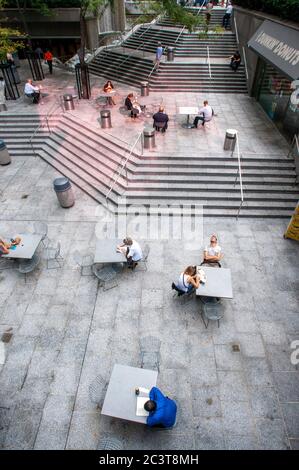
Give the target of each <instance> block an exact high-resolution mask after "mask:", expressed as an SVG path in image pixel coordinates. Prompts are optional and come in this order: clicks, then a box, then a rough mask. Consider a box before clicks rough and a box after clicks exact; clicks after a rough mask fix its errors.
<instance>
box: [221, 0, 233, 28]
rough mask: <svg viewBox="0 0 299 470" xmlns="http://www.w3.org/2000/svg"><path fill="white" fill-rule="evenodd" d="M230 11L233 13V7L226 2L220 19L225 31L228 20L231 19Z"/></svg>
mask: <svg viewBox="0 0 299 470" xmlns="http://www.w3.org/2000/svg"><path fill="white" fill-rule="evenodd" d="M232 11H233V6H232V4H231V2H228V5H227V8H226V10H225V15H224V17H223V19H222V26H223V28H225V29H227V28H228V25H229V23H230V19H231V16H232Z"/></svg>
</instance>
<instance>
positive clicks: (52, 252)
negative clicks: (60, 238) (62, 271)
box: [47, 242, 63, 269]
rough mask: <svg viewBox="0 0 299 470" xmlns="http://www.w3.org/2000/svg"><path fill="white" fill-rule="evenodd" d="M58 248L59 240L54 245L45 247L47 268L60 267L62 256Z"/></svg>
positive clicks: (59, 246)
mask: <svg viewBox="0 0 299 470" xmlns="http://www.w3.org/2000/svg"><path fill="white" fill-rule="evenodd" d="M60 250H61V245H60V242H57V245H56V246H48V247H47V269H55V268H62V261H63V257H62V256H61V253H60Z"/></svg>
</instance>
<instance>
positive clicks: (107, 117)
mask: <svg viewBox="0 0 299 470" xmlns="http://www.w3.org/2000/svg"><path fill="white" fill-rule="evenodd" d="M110 127H112V124H111V112H110V111H109V109H103V110H102V111H101V128H102V129H109V128H110Z"/></svg>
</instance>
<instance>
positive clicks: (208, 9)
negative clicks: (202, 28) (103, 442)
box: [206, 1, 213, 26]
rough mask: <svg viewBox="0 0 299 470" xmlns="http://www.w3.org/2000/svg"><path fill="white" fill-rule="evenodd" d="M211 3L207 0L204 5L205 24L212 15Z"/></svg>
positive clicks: (208, 22)
mask: <svg viewBox="0 0 299 470" xmlns="http://www.w3.org/2000/svg"><path fill="white" fill-rule="evenodd" d="M212 10H213V3H212V2H211V1H209V2H208V3H207V5H206V24H207V25H208V26H209V24H210V21H211V16H212Z"/></svg>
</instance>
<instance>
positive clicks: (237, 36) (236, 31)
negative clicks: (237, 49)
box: [234, 17, 239, 44]
mask: <svg viewBox="0 0 299 470" xmlns="http://www.w3.org/2000/svg"><path fill="white" fill-rule="evenodd" d="M234 24H235V33H236V40H237V44H239V34H238V28H237V23H236V18H235V17H234Z"/></svg>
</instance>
